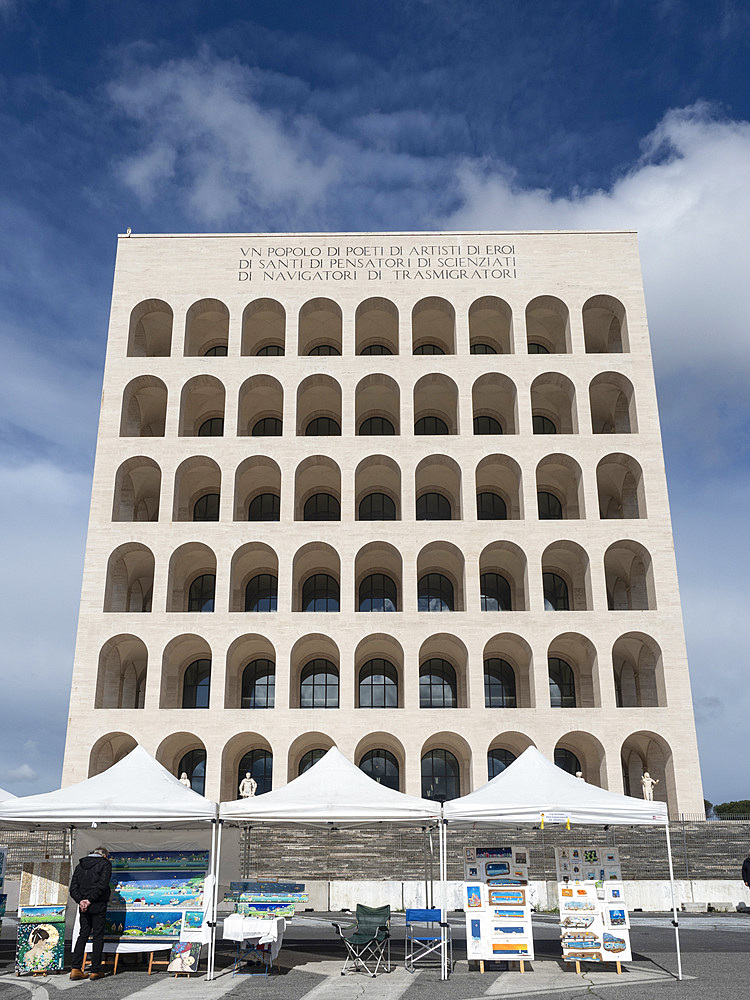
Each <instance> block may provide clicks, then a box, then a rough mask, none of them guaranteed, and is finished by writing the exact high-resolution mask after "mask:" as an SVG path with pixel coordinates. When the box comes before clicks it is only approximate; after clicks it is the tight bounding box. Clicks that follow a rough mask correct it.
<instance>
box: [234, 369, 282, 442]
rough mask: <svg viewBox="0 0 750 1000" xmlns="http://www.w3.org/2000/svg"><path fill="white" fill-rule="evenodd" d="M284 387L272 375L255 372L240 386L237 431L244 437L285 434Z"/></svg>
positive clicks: (279, 435)
mask: <svg viewBox="0 0 750 1000" xmlns="http://www.w3.org/2000/svg"><path fill="white" fill-rule="evenodd" d="M283 417H284V390H283V389H282V387H281V382H279V381H278V380H277V379H275V378H272V377H271V376H270V375H253V376H252V377H251V378H249V379H246V380H245V381H244V382H243V383H242V385H241V386H240V394H239V403H238V412H237V434H238V435H239V436H240V437H246V436H252V437H281V434H282V430H283Z"/></svg>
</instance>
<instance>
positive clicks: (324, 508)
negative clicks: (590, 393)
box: [302, 493, 341, 521]
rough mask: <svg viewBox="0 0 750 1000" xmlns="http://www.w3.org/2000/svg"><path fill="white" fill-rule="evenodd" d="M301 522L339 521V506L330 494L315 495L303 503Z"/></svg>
mask: <svg viewBox="0 0 750 1000" xmlns="http://www.w3.org/2000/svg"><path fill="white" fill-rule="evenodd" d="M302 519H303V521H340V520H341V504H340V503H339V502H338V500H337V499H336V497H334V496H331V494H330V493H315V494H313V496H311V497H309V498H308V499H307V500H306V501H305V506H304V508H303V510H302Z"/></svg>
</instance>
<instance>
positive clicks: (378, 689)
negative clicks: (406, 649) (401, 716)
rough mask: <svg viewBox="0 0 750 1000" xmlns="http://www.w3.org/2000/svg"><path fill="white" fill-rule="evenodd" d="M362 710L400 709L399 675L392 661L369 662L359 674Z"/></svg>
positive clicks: (377, 660)
mask: <svg viewBox="0 0 750 1000" xmlns="http://www.w3.org/2000/svg"><path fill="white" fill-rule="evenodd" d="M359 707H360V708H398V674H397V673H396V668H395V667H394V666H393V664H392V663H391V662H390V660H382V659H376V660H368V661H367V663H365V665H364V666H363V667H362V669H361V670H360V672H359Z"/></svg>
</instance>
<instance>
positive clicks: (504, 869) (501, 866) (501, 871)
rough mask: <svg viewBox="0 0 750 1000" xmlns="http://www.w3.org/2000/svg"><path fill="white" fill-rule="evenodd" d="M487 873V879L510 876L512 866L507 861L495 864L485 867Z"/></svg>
mask: <svg viewBox="0 0 750 1000" xmlns="http://www.w3.org/2000/svg"><path fill="white" fill-rule="evenodd" d="M484 870H485V872H486V874H487V878H491V877H492V876H493V875H508V874H509V872H510V865H509V864H508V862H507V861H499V862H496V863H494V864H487V865H485V869H484Z"/></svg>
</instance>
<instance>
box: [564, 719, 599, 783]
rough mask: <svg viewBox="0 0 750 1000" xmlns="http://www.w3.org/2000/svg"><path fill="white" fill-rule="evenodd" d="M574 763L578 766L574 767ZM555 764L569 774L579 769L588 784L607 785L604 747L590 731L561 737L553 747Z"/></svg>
mask: <svg viewBox="0 0 750 1000" xmlns="http://www.w3.org/2000/svg"><path fill="white" fill-rule="evenodd" d="M576 763H578V765H579V766H578V767H575V765H576ZM555 764H557V766H558V767H561V768H562V769H563V770H564V771H568V773H569V774H576V773H577V772H578V771H580V772H581V776H582V777H583V780H584V781H586V782H588V784H589V785H597V786H598V787H599V788H606V787H607V768H606V759H605V754H604V747H603V746H602V744H601V743H600V742H599V740H598V739H597V738H596V737H595V736H592V735H591V733H584V732H573V733H566V734H565V736H563V737H561V738H560V739H559V740H558V741H557V746H556V747H555ZM573 768H575V770H572V769H573Z"/></svg>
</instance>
